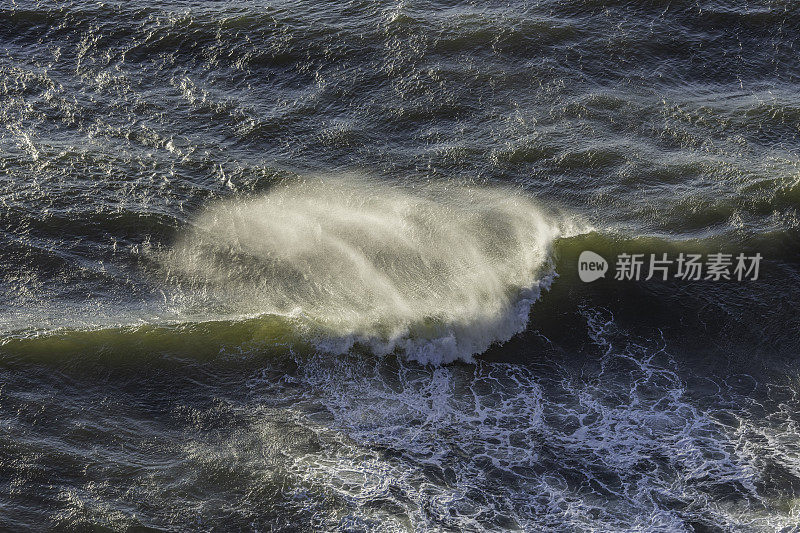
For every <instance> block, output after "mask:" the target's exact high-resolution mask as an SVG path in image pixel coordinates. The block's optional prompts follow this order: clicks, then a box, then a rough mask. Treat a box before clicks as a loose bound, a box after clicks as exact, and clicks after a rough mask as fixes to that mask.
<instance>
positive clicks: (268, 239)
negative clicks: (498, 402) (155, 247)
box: [167, 175, 559, 363]
mask: <svg viewBox="0 0 800 533" xmlns="http://www.w3.org/2000/svg"><path fill="white" fill-rule="evenodd" d="M558 234H559V225H558V224H557V223H556V222H555V221H554V220H553V219H552V217H550V218H548V217H547V216H545V215H544V214H543V211H542V210H541V209H540V208H538V207H537V206H536V205H535V203H534V202H533V201H531V199H529V198H527V197H525V196H523V195H522V194H520V193H518V192H516V191H512V190H509V189H500V188H486V187H467V186H456V185H431V184H425V185H416V186H399V185H389V184H387V183H384V182H381V181H378V180H375V179H369V178H366V177H360V176H352V175H349V176H338V177H335V178H330V177H329V178H325V179H322V178H315V179H309V180H306V181H303V182H297V183H293V184H289V185H284V186H279V187H276V188H275V189H273V190H272V191H270V192H269V193H268V194H266V195H263V196H258V197H252V198H246V199H241V198H240V199H233V200H226V201H222V202H219V203H216V204H213V205H211V206H208V207H207V208H206V209H205V210H203V211H202V212H201V213H200V214H199V215H198V216H197V218H196V220H195V223H194V225H193V229H192V230H191V231H190V232H188V234H186V235H185V236H184V237H183V238H182V239H181V240H180V241H179V242H178V243H177V245H176V246H175V247H174V249H173V250H172V251H171V253H170V254H169V255H168V258H167V265H168V267H169V269H170V272H171V273H172V274H173V275H175V274H177V278H178V279H180V280H181V281H182V283H184V284H185V283H187V282H188V283H189V284H191V285H193V287H192V288H193V291H194V292H196V291H198V290H202V292H203V293H205V294H209V295H212V297H213V299H214V301H215V302H217V303H218V304H222V305H223V306H225V307H228V308H230V309H231V310H235V311H237V312H240V313H243V314H244V313H269V314H281V315H289V316H294V317H300V318H302V319H303V322H304V324H305V326H306V327H307V328H308V333H309V335H311V336H313V337H314V339H316V342H318V343H319V344H320V346H322V347H324V348H325V349H328V350H332V351H336V352H341V351H344V350H347V349H349V348H351V347H352V346H353V345H354V344H355V343H366V344H369V345H370V347H371V349H372V350H373V351H375V352H378V353H386V352H390V351H393V350H396V349H400V350H402V351H405V353H406V354H407V356H409V357H411V358H414V359H417V360H419V361H421V362H432V363H442V362H449V361H453V360H455V359H457V358H461V359H465V360H470V359H471V357H472V356H473V355H475V354H478V353H481V352H483V351H484V350H486V349H487V348H488V347H489V346H490V344H491V343H493V342H495V341H505V340H507V339H509V338H510V337H511V336H512V335H514V334H515V333H517V332H519V331H521V330H522V329H523V328H524V327H525V324H526V323H527V319H528V313H529V308H530V305H531V304H532V302H534V301H535V300H536V299H537V298H538V295H539V291H540V290H541V288H542V287H543V286H545V285H547V284H548V283H549V280H550V276H551V274H552V267H551V266H550V264H549V261H548V257H549V246H550V244H551V242H552V241H553V239H554V238H555V237H556V236H557V235H558Z"/></svg>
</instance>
